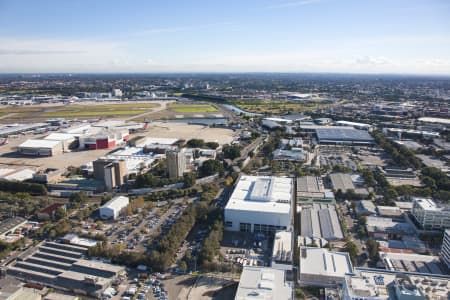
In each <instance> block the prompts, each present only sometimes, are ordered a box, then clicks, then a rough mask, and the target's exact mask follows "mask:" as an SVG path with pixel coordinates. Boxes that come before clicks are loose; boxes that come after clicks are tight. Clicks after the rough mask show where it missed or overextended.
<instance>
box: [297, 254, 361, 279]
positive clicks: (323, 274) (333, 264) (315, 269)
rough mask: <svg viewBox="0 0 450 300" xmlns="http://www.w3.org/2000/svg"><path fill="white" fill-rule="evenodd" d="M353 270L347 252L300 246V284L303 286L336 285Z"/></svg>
mask: <svg viewBox="0 0 450 300" xmlns="http://www.w3.org/2000/svg"><path fill="white" fill-rule="evenodd" d="M352 272H353V266H352V262H351V260H350V255H349V254H348V253H347V252H331V251H329V250H327V249H324V248H316V247H300V265H299V280H298V281H299V284H300V285H302V286H317V287H334V286H338V285H341V284H342V282H343V281H344V276H345V275H346V274H348V273H352Z"/></svg>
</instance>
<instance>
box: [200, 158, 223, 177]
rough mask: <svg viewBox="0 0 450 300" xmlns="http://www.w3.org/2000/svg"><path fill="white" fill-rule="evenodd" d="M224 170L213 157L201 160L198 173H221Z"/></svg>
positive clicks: (205, 174) (206, 174)
mask: <svg viewBox="0 0 450 300" xmlns="http://www.w3.org/2000/svg"><path fill="white" fill-rule="evenodd" d="M223 172H224V168H223V164H222V163H221V162H220V161H218V160H215V159H208V160H206V161H204V162H203V164H202V166H201V167H200V173H201V174H202V175H203V176H210V175H213V174H216V173H219V174H222V173H223Z"/></svg>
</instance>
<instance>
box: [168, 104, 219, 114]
mask: <svg viewBox="0 0 450 300" xmlns="http://www.w3.org/2000/svg"><path fill="white" fill-rule="evenodd" d="M169 108H170V110H172V111H174V112H177V113H207V112H215V111H217V108H216V107H215V106H213V105H211V104H184V103H171V104H170V105H169Z"/></svg>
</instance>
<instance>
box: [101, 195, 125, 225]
mask: <svg viewBox="0 0 450 300" xmlns="http://www.w3.org/2000/svg"><path fill="white" fill-rule="evenodd" d="M129 203H130V200H129V199H128V197H125V196H116V197H114V198H112V199H111V200H109V201H108V202H106V203H105V204H103V205H102V206H101V207H100V208H99V214H100V218H102V219H113V220H115V219H117V217H118V216H119V214H120V212H121V211H122V210H123V209H124V208H125V207H127V205H128V204H129Z"/></svg>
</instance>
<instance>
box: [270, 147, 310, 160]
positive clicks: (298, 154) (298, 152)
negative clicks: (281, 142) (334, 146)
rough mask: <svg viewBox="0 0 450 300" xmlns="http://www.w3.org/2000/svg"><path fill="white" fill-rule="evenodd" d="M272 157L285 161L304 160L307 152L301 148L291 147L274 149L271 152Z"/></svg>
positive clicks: (306, 157)
mask: <svg viewBox="0 0 450 300" xmlns="http://www.w3.org/2000/svg"><path fill="white" fill-rule="evenodd" d="M273 159H275V160H285V161H306V160H307V159H308V152H306V151H304V150H303V149H301V148H292V149H291V150H284V149H276V150H275V151H274V152H273Z"/></svg>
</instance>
